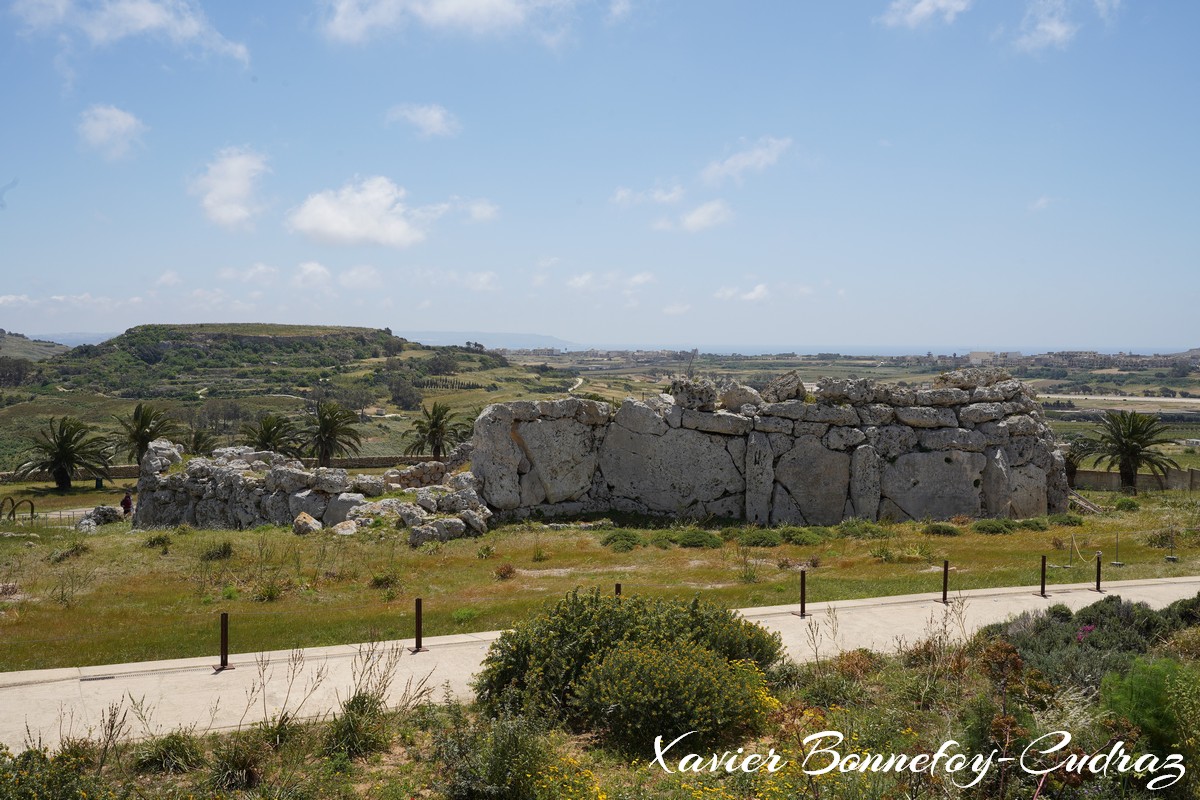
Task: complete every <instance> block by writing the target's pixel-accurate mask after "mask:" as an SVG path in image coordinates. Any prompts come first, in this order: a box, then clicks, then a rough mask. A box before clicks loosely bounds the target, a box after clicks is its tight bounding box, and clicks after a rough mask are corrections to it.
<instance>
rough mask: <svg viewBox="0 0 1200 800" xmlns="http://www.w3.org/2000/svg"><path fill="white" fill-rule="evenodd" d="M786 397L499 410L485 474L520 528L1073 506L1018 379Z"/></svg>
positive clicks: (494, 410) (832, 387) (484, 419)
mask: <svg viewBox="0 0 1200 800" xmlns="http://www.w3.org/2000/svg"><path fill="white" fill-rule="evenodd" d="M789 381H790V382H789ZM773 387H774V388H773ZM773 387H768V389H767V390H766V391H764V392H763V394H762V396H761V397H760V396H759V395H758V393H757V392H754V390H752V389H748V388H747V387H741V386H735V387H731V388H729V389H727V390H725V391H724V392H723V393H722V394H721V400H722V402H718V401H717V393H716V390H715V389H714V388H713V387H712V386H711V384H708V385H707V386H706V385H704V384H703V383H699V382H680V383H678V384H677V385H676V386H674V387H672V391H673V396H672V395H665V394H664V395H660V396H658V397H655V398H653V399H651V400H650V401H648V402H640V401H637V400H633V399H627V400H625V402H624V403H622V405H621V406H620V408H619V409H618V410H617V411H616V413H615V414H613V413H612V410H611V408H610V406H609V405H608V404H606V403H597V402H594V401H590V400H580V399H577V398H570V399H565V400H554V401H541V402H516V403H501V404H496V405H492V406H488V407H487V408H486V409H484V411H483V413H482V414H480V416H479V418H478V419H477V420H476V421H475V436H474V444H475V451H474V454H473V457H472V469H473V471H474V473H475V475H476V477H477V478H478V479H479V481H480V483H481V486H482V489H481V495H482V496H483V499H484V500H485V501H486V502H487V504H488V505H489V506H490V507H491V508H492V509H493V510H494V511H496V512H498V513H500V514H501V515H505V516H509V517H523V516H527V515H528V514H531V513H541V514H544V515H547V516H556V515H570V514H579V513H583V512H590V511H601V512H603V511H631V512H639V513H649V514H670V515H678V516H690V517H703V516H709V515H712V516H717V517H729V518H735V519H744V520H746V521H748V522H752V523H757V524H764V525H767V524H770V525H775V524H789V525H832V524H835V523H837V522H839V521H841V520H843V519H847V518H850V517H861V518H864V519H868V520H877V519H882V518H890V519H893V520H897V521H899V520H906V519H925V518H930V519H947V518H950V517H953V516H956V515H967V516H972V517H978V516H991V517H1031V516H1038V515H1041V514H1046V513H1048V512H1059V511H1065V510H1066V508H1067V481H1066V471H1065V468H1064V463H1063V459H1062V456H1061V455H1060V454H1059V453H1058V451H1057V449H1056V448H1055V443H1054V436H1053V434H1052V433H1051V431H1050V428H1049V426H1047V425H1046V423H1045V421H1044V419H1043V418H1042V414H1041V409H1040V407H1039V405H1038V403H1037V401H1036V400H1035V399H1034V397H1033V395H1032V392H1031V391H1030V390H1029V389H1028V387H1026V386H1025V385H1024V384H1023V383H1021V382H1020V381H1017V380H1012V379H1009V378H1008V377H1007V375H1005V374H1003V373H998V372H995V371H991V370H961V371H958V372H953V373H948V374H946V375H943V376H942V377H941V378H939V380H938V381H937V382H936V383H935V384H934V387H933V388H931V389H913V388H909V387H901V386H889V385H883V384H879V385H877V384H875V383H873V382H871V381H866V380H835V379H822V380H821V381H820V382H819V383H818V384H817V386H816V387H815V389H814V391H813V393H812V394H807V393H806V392H805V389H804V387H803V385H802V384H800V382H799V380H798V379H797V378H795V377H794V376H789V377H788V379H787V380H785V381H783V382H781V383H780V384H779V385H778V386H776V385H773ZM764 398H765V399H764ZM772 401H773V402H772ZM719 405H722V406H726V407H725V408H718V406H719Z"/></svg>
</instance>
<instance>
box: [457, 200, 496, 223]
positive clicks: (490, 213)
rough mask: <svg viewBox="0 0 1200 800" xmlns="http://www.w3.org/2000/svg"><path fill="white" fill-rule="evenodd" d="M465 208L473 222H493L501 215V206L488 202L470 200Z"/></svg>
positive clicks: (465, 204) (464, 205)
mask: <svg viewBox="0 0 1200 800" xmlns="http://www.w3.org/2000/svg"><path fill="white" fill-rule="evenodd" d="M463 208H464V209H465V210H466V212H467V216H468V217H470V219H471V221H472V222H491V221H492V220H494V219H495V218H496V217H498V216H499V215H500V206H498V205H496V204H495V203H492V202H490V201H488V200H469V201H467V202H466V203H464V204H463Z"/></svg>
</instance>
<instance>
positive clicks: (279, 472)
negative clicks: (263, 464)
mask: <svg viewBox="0 0 1200 800" xmlns="http://www.w3.org/2000/svg"><path fill="white" fill-rule="evenodd" d="M264 484H265V485H266V487H267V491H269V492H284V493H285V494H292V493H293V492H298V491H300V490H301V489H307V488H309V487H310V486H311V485H312V473H311V472H306V471H304V470H303V469H300V468H298V467H289V466H282V465H281V466H278V467H271V471H270V472H268V473H267V477H266V480H265V481H264Z"/></svg>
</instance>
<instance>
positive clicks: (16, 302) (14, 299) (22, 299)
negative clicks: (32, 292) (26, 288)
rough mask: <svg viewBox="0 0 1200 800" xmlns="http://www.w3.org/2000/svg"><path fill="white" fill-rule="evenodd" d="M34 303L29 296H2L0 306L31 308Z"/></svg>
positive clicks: (0, 296)
mask: <svg viewBox="0 0 1200 800" xmlns="http://www.w3.org/2000/svg"><path fill="white" fill-rule="evenodd" d="M33 303H34V301H33V300H30V299H29V295H27V294H0V306H13V307H16V306H31V305H33Z"/></svg>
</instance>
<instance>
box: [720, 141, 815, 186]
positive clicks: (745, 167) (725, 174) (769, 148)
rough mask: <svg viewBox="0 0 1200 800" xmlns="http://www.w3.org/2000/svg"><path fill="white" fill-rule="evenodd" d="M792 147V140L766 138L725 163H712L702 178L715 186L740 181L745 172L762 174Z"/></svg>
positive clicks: (727, 159) (732, 156)
mask: <svg viewBox="0 0 1200 800" xmlns="http://www.w3.org/2000/svg"><path fill="white" fill-rule="evenodd" d="M791 146H792V140H791V139H788V138H784V139H776V138H775V137H774V136H764V137H762V138H761V139H759V140H758V143H757V144H755V145H754V146H753V147H750V148H748V149H746V150H741V151H739V152H737V153H734V154H733V155H731V156H729V158H726V159H725V160H724V161H714V162H712V163H711V164H709V165H708V166H707V167H705V168H704V171H703V172H702V173H700V177H702V178H703V179H704V180H705V181H706V182H707V183H713V184H716V183H721V182H722V181H724V180H725V179H726V178H733V179H734V180H736V181H740V180H741V179H742V174H743V173H745V172H751V171H752V172H762V171H763V170H764V169H766V168H767V167H769V166H771V165H773V164H774V163H775V162H776V161H778V160H779V157H780V156H782V155H783V154H784V152H786V151H787V149H788V148H789V147H791Z"/></svg>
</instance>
